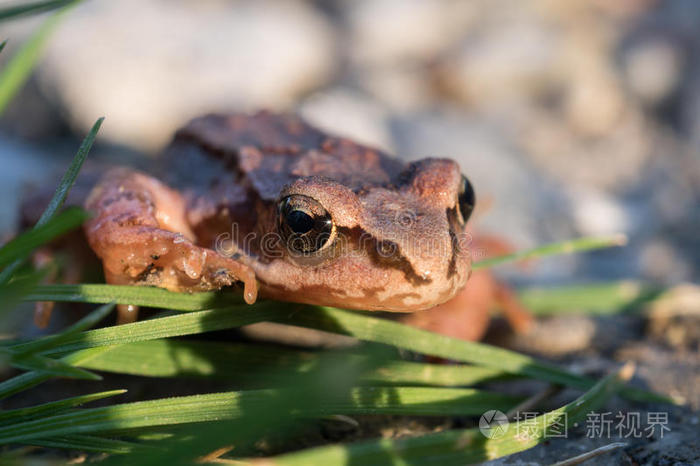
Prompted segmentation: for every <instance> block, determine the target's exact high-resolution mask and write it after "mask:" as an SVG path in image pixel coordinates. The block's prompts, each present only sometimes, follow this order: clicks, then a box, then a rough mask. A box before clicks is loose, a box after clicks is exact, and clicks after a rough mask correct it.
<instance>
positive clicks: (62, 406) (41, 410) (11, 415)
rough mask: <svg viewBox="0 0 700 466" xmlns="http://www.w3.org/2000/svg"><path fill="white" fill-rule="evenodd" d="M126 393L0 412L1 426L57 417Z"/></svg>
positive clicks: (72, 398) (85, 396)
mask: <svg viewBox="0 0 700 466" xmlns="http://www.w3.org/2000/svg"><path fill="white" fill-rule="evenodd" d="M122 393H126V390H110V391H107V392H98V393H90V394H88V395H80V396H74V397H71V398H65V399H63V400H58V401H52V402H49V403H44V404H41V405H37V406H30V407H28V408H19V409H12V410H7V411H0V425H7V424H9V423H10V422H16V421H18V420H22V421H26V420H29V419H34V418H38V417H44V416H46V415H55V414H58V413H60V412H63V411H66V410H68V409H70V408H75V407H76V406H80V405H83V404H85V403H90V402H91V401H97V400H102V399H104V398H109V397H112V396H116V395H121V394H122Z"/></svg>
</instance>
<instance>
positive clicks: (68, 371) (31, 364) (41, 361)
mask: <svg viewBox="0 0 700 466" xmlns="http://www.w3.org/2000/svg"><path fill="white" fill-rule="evenodd" d="M11 364H12V366H13V367H16V368H18V369H24V370H27V371H34V372H38V373H39V374H42V373H43V374H47V375H51V376H56V377H68V378H71V379H85V380H102V377H100V376H99V375H97V374H93V373H92V372H90V371H86V370H84V369H81V368H79V367H73V366H71V365H70V364H66V363H65V362H63V361H60V360H57V359H51V358H47V357H44V356H40V355H38V354H29V355H23V356H19V357H18V356H14V355H13V356H12V359H11Z"/></svg>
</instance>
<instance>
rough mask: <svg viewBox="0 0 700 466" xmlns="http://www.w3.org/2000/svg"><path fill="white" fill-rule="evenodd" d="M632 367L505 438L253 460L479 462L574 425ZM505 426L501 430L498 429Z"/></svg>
mask: <svg viewBox="0 0 700 466" xmlns="http://www.w3.org/2000/svg"><path fill="white" fill-rule="evenodd" d="M631 375H632V368H631V367H628V366H626V367H624V368H623V369H622V370H621V371H620V372H618V373H617V374H614V375H612V376H609V377H607V378H606V379H604V380H602V381H601V382H599V383H597V384H596V385H595V386H594V387H592V388H591V389H590V390H589V391H588V392H586V393H584V394H583V395H582V396H581V397H579V398H578V399H576V400H575V401H573V402H571V403H569V404H567V405H565V406H563V407H562V408H559V409H556V410H554V411H550V412H548V413H545V414H543V415H541V416H538V417H536V418H533V419H528V420H526V421H522V422H517V423H511V424H508V425H507V428H503V430H505V433H504V434H503V435H500V436H498V435H494V436H493V438H487V437H486V436H484V435H482V434H481V432H480V431H479V430H478V429H467V430H451V431H446V432H440V433H437V434H429V435H425V436H422V437H415V438H408V439H399V440H392V439H381V440H372V441H367V442H361V443H356V444H351V445H331V446H324V447H318V448H311V449H308V450H302V451H300V452H295V453H289V454H286V455H281V456H277V457H274V458H265V459H263V460H257V461H256V460H253V461H252V463H253V464H259V465H263V464H265V465H278V466H301V465H307V464H335V465H350V464H362V465H368V466H369V465H386V464H395V465H406V464H434V463H436V464H440V465H442V466H449V465H463V464H472V463H479V462H482V461H488V460H491V459H495V458H500V457H503V456H506V455H510V454H513V453H517V452H520V451H523V450H527V449H529V448H532V447H533V446H535V445H537V444H538V443H541V442H543V441H544V440H546V439H547V435H548V434H549V435H554V434H556V433H558V432H559V430H558V429H560V428H561V425H562V424H565V425H566V426H570V425H573V423H574V422H576V421H577V420H580V419H582V418H584V416H585V415H586V413H588V412H590V411H593V410H595V409H596V408H597V407H599V406H601V405H602V404H603V403H604V402H605V401H606V400H607V399H608V398H609V397H610V396H612V395H613V394H614V393H615V392H616V391H617V390H619V388H620V387H621V386H622V384H624V382H626V381H627V380H629V378H630V377H631ZM501 427H503V426H501Z"/></svg>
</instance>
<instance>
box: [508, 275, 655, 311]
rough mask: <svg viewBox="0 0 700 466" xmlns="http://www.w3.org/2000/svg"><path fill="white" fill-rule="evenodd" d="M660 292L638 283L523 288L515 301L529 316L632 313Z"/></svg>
mask: <svg viewBox="0 0 700 466" xmlns="http://www.w3.org/2000/svg"><path fill="white" fill-rule="evenodd" d="M661 292H662V290H661V289H657V288H655V287H651V286H644V285H643V284H641V283H638V282H631V281H619V282H608V283H590V284H585V285H573V286H557V287H547V288H527V289H525V290H522V291H520V292H518V298H519V299H520V301H521V302H522V303H523V305H524V306H525V307H527V308H528V309H529V310H530V311H532V313H533V314H536V315H552V314H562V313H583V314H595V315H609V314H618V313H622V312H628V311H635V310H638V309H639V308H640V306H641V305H643V304H645V303H648V302H650V301H653V300H654V299H656V298H657V297H658V296H659V295H660V294H661Z"/></svg>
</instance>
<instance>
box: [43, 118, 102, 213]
mask: <svg viewBox="0 0 700 466" xmlns="http://www.w3.org/2000/svg"><path fill="white" fill-rule="evenodd" d="M103 121H104V117H101V118H98V119H97V121H96V122H95V124H94V125H92V128H91V129H90V132H89V133H88V135H87V136H85V139H83V142H82V143H81V144H80V147H79V148H78V152H77V153H76V154H75V157H73V161H72V162H71V164H70V165H69V166H68V170H66V173H64V174H63V178H61V182H60V183H59V184H58V187H57V188H56V191H55V192H54V195H53V197H52V198H51V201H49V205H48V206H47V207H46V209H45V210H44V212H43V213H42V214H41V217H39V220H38V221H37V222H36V225H37V226H40V225H43V224H44V223H46V222H48V221H49V219H50V218H51V217H53V216H54V215H56V212H58V210H59V209H60V208H61V207H62V206H63V203H64V202H65V201H66V197H67V196H68V191H70V188H71V187H72V186H73V183H75V179H76V178H77V177H78V173H79V172H80V169H81V168H82V166H83V162H85V159H86V158H87V155H88V153H89V152H90V149H91V148H92V145H93V143H94V142H95V138H96V137H97V132H98V131H99V130H100V126H102V122H103Z"/></svg>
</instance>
